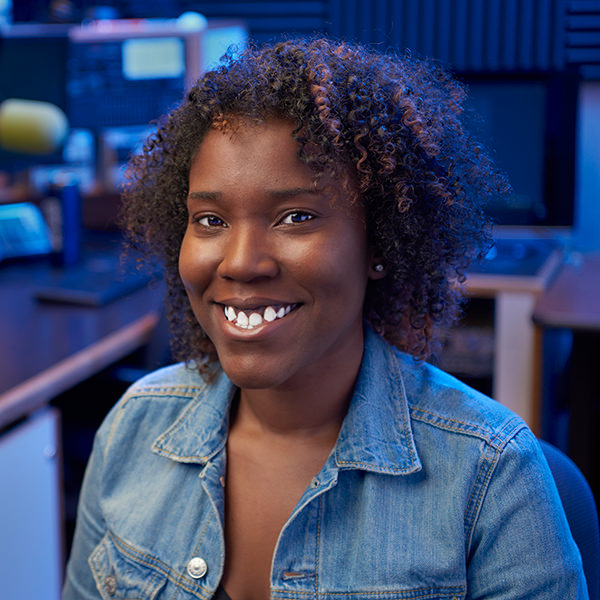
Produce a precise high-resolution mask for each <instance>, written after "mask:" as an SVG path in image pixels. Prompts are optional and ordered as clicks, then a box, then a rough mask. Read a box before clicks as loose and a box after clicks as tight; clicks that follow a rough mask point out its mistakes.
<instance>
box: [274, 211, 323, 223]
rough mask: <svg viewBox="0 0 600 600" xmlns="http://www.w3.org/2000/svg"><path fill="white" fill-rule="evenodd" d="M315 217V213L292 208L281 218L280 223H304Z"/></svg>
mask: <svg viewBox="0 0 600 600" xmlns="http://www.w3.org/2000/svg"><path fill="white" fill-rule="evenodd" d="M314 218H315V215H313V214H311V213H308V212H305V211H303V210H294V211H292V212H289V213H288V214H287V215H285V216H284V217H283V219H281V221H280V223H281V224H283V225H297V224H299V223H305V222H306V221H311V220H312V219H314Z"/></svg>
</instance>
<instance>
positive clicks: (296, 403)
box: [231, 356, 362, 445]
mask: <svg viewBox="0 0 600 600" xmlns="http://www.w3.org/2000/svg"><path fill="white" fill-rule="evenodd" d="M361 359H362V356H360V357H357V360H356V364H354V365H350V364H345V365H344V367H343V368H342V369H340V370H339V372H337V373H330V374H329V375H330V376H329V377H326V378H323V377H322V376H321V377H305V378H304V379H303V381H302V382H301V383H300V384H299V385H293V384H291V385H287V386H285V387H282V388H274V389H242V390H240V395H239V402H238V406H237V409H236V411H235V413H234V414H233V415H232V417H233V419H232V425H231V427H232V429H233V428H235V429H237V430H238V431H240V430H244V431H246V432H248V433H255V434H260V435H262V436H264V435H271V436H275V437H281V438H288V439H289V440H290V441H291V440H296V441H297V440H298V439H299V438H304V439H309V438H312V439H314V438H319V439H325V438H327V439H331V441H332V445H333V442H335V440H336V439H337V435H338V433H339V430H340V427H341V425H342V422H343V420H344V417H345V416H346V412H347V410H348V405H349V403H350V399H351V397H352V392H353V389H354V384H355V381H356V377H357V375H358V370H359V368H360V361H361Z"/></svg>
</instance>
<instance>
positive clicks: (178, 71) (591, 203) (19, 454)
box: [0, 0, 600, 599]
mask: <svg viewBox="0 0 600 600" xmlns="http://www.w3.org/2000/svg"><path fill="white" fill-rule="evenodd" d="M314 33H326V34H328V35H331V36H335V37H342V38H346V39H350V40H358V41H361V42H365V43H368V44H373V45H375V46H377V47H378V48H380V49H382V50H386V49H395V50H399V51H403V50H405V49H410V50H411V51H413V52H415V53H417V54H420V55H424V56H429V57H434V58H436V59H438V60H440V61H442V62H443V63H444V64H446V65H447V66H448V67H449V68H451V69H452V70H453V71H454V72H455V73H456V74H457V76H458V77H459V78H460V79H461V80H462V81H464V83H465V84H466V85H467V86H468V89H469V91H470V101H469V102H470V104H469V107H470V108H472V109H474V111H475V113H476V114H477V115H479V117H473V119H472V121H471V125H472V127H473V128H475V129H476V130H477V132H478V134H479V136H480V137H481V139H482V140H483V141H484V142H485V143H486V144H487V145H489V147H490V148H493V149H494V153H495V157H496V160H497V161H498V163H499V164H500V166H501V167H502V168H503V169H505V170H506V172H507V173H508V175H509V178H510V180H511V183H512V185H513V188H514V193H513V194H512V196H511V197H510V199H509V200H508V202H506V203H505V204H503V205H496V206H489V207H488V209H489V211H490V212H491V213H492V215H493V216H494V218H495V221H496V223H497V228H496V239H497V244H496V247H495V248H494V249H493V251H492V252H491V253H490V255H489V256H488V257H487V258H486V260H484V261H483V262H482V263H481V264H480V265H475V266H474V267H473V270H472V274H471V277H470V280H469V284H468V287H467V292H468V296H469V301H468V303H467V304H466V306H465V317H464V319H463V321H462V322H461V324H460V325H459V326H458V327H457V328H456V329H454V330H453V331H451V332H448V333H447V335H446V336H445V339H444V345H443V349H442V351H441V352H440V353H439V355H437V356H436V357H434V359H433V360H434V361H435V362H436V363H437V364H439V365H440V366H441V367H443V368H445V369H447V370H449V371H451V372H452V373H454V374H456V375H457V376H458V377H460V378H462V379H464V380H465V381H467V382H468V383H470V384H472V385H474V386H475V387H477V388H478V389H481V390H482V391H484V392H485V393H488V394H491V395H493V396H494V397H495V398H496V399H497V400H498V401H500V402H503V403H505V404H507V405H509V406H510V407H511V408H513V409H514V410H515V411H517V412H518V413H519V414H521V415H522V416H523V417H524V418H525V419H526V420H527V421H528V423H529V424H530V426H531V427H532V428H533V429H534V431H535V433H536V434H537V435H538V436H539V437H540V438H544V439H546V440H548V441H550V442H551V443H553V444H554V445H556V446H558V447H559V448H561V449H562V450H563V451H564V452H566V453H567V454H569V455H570V456H571V457H572V458H573V459H574V460H575V462H576V463H577V464H578V466H579V467H580V468H581V470H582V471H583V473H584V474H585V476H586V477H587V479H588V481H589V482H590V484H591V485H592V488H593V490H594V493H595V494H596V498H599V497H600V466H599V464H598V462H599V460H600V451H599V450H600V449H599V447H598V443H597V441H596V439H595V438H596V437H597V435H596V431H597V429H598V425H599V424H600V419H599V403H600V374H599V373H600V369H599V367H600V315H599V311H600V308H599V305H600V303H599V302H598V300H597V298H598V295H597V294H598V293H600V2H598V1H597V0H311V1H296V0H278V1H276V0H271V1H269V0H265V1H261V2H256V1H250V0H237V1H229V0H220V1H214V2H202V1H198V2H194V1H191V0H171V1H169V0H112V1H109V0H106V1H105V2H102V3H101V5H99V4H98V3H96V2H93V1H91V0H75V1H69V0H32V1H30V2H24V1H20V0H12V1H11V0H0V290H1V291H0V319H2V321H1V323H2V325H1V326H0V332H1V334H2V335H1V336H0V337H2V341H1V342H0V363H1V364H2V365H3V366H2V367H1V371H0V477H2V485H0V531H2V534H1V536H0V580H2V581H14V582H15V583H16V582H18V585H19V587H20V591H19V592H18V594H20V595H18V596H14V598H48V599H51V598H57V597H58V591H57V590H58V588H59V586H60V579H61V573H62V567H63V564H64V559H65V557H66V555H67V554H68V549H69V544H70V536H71V535H72V527H73V520H74V516H75V509H76V502H77V495H78V491H79V486H80V483H81V477H82V474H83V469H84V466H85V462H86V460H87V456H88V454H89V451H90V448H91V443H92V439H93V434H94V431H95V429H96V428H97V426H98V425H99V423H100V421H101V420H102V418H103V416H104V415H105V414H106V412H107V411H108V410H109V409H110V407H111V406H112V405H113V404H114V402H115V401H116V400H117V399H118V397H119V395H120V394H121V393H122V392H123V390H124V389H125V388H126V386H127V385H128V384H129V383H130V382H132V381H133V380H134V379H135V378H136V377H138V376H139V375H140V374H143V373H144V372H145V371H147V370H149V369H154V368H156V367H158V366H160V365H162V364H165V363H168V362H169V360H170V357H169V351H168V342H167V338H168V334H167V331H166V326H165V323H164V316H163V314H162V311H161V304H162V296H161V295H162V291H163V290H162V287H161V284H160V273H154V274H152V273H139V272H137V271H136V269H135V255H131V256H129V258H128V259H127V260H126V261H125V262H123V261H122V260H121V259H120V241H121V240H120V235H119V233H118V230H117V225H116V219H117V213H118V208H119V188H120V186H121V184H122V181H123V168H124V165H125V164H126V161H127V159H128V157H129V156H130V155H131V154H132V153H134V152H136V151H138V150H139V148H140V146H141V144H142V141H143V139H144V138H145V137H146V136H147V135H148V133H149V132H151V130H152V127H153V125H152V121H153V120H155V119H157V118H158V117H159V116H160V115H161V114H164V113H165V112H167V111H168V110H169V109H170V108H172V107H173V106H175V105H176V104H177V103H178V102H179V100H180V98H181V97H182V95H183V93H184V91H185V89H187V88H189V86H190V85H191V84H192V83H193V80H194V79H195V78H196V77H198V76H199V75H201V73H202V72H203V71H204V70H206V69H207V68H210V67H211V66H212V65H214V64H216V62H217V61H218V58H219V56H220V55H222V54H223V53H224V52H225V51H226V50H227V48H228V47H229V46H230V45H232V44H233V45H234V47H237V48H241V47H243V45H244V43H245V42H246V40H247V39H253V40H256V41H258V42H262V41H266V40H273V39H279V38H281V37H282V36H283V35H284V34H285V35H289V34H294V35H297V34H300V35H302V34H314ZM148 56H152V57H155V59H154V60H148ZM158 58H160V60H158ZM12 100H16V101H17V104H16V105H14V104H10V102H11V101H12ZM24 101H34V102H36V103H42V104H35V105H29V104H27V102H24ZM48 105H50V106H51V107H55V108H56V109H57V110H58V111H59V114H58V116H56V115H55V114H54V113H53V116H50V117H47V116H44V115H46V113H45V112H44V113H43V115H42V112H43V111H42V108H41V107H46V108H47V106H48ZM15 106H16V108H15ZM3 110H4V114H5V117H4V122H3V121H2V118H3V117H2V111H3ZM11 111H13V112H11ZM14 111H16V112H14ZM6 115H8V117H6ZM12 115H17V116H16V117H14V116H12ZM9 117H10V118H12V121H10V119H9ZM63 117H64V122H63V121H61V118H63ZM7 119H8V121H7ZM15 119H16V120H15ZM19 119H21V121H18V120H19ZM37 119H40V120H41V121H43V124H42V129H44V127H45V125H47V124H48V120H49V121H50V125H51V126H52V127H53V129H52V127H50V129H51V130H52V131H51V132H50V133H48V130H46V129H44V132H43V133H39V131H34V132H33V133H27V134H25V133H23V137H25V138H27V139H25V140H24V141H23V140H22V139H18V140H17V142H16V144H17V146H19V144H21V142H22V144H21V147H17V148H15V140H14V139H13V136H14V135H15V132H14V131H13V129H15V127H14V124H15V123H17V122H18V124H20V125H19V127H22V128H23V131H24V130H25V129H27V128H26V127H25V126H24V124H25V123H26V122H27V121H36V120H37ZM9 121H10V122H9ZM3 123H4V132H3V129H2V126H3ZM19 127H16V129H17V130H18V131H21V129H19ZM18 131H17V133H16V135H17V138H18V137H19V133H18ZM27 136H29V137H27ZM40 136H41V137H42V138H43V140H42V142H43V141H48V140H49V147H48V148H40V139H39V138H40ZM3 145H4V147H3ZM42 145H43V144H42ZM5 532H7V533H6V534H5ZM6 540H17V542H18V540H21V541H22V542H24V548H25V549H24V550H23V552H27V553H28V555H27V560H31V558H32V557H31V553H30V552H31V548H32V545H33V543H34V542H35V545H36V546H37V547H38V548H45V549H47V550H48V552H49V554H48V556H50V557H51V559H50V560H48V561H47V563H46V568H45V572H44V574H43V576H41V577H40V578H39V580H40V581H42V583H38V581H36V578H32V577H27V578H23V576H22V574H19V572H20V571H19V569H21V570H22V569H23V568H25V569H27V570H29V568H28V567H27V564H26V561H24V559H23V558H22V557H21V556H20V555H19V552H20V546H19V543H17V542H15V544H12V543H11V544H10V545H8V544H7V543H6ZM24 581H27V585H30V586H31V589H30V590H29V591H28V590H27V589H23V587H22V586H23V582H24ZM36 586H41V587H39V588H38V587H36ZM9 589H10V588H9ZM15 589H16V588H15ZM38 590H43V592H40V591H38ZM15 593H17V592H15ZM10 597H11V598H12V597H13V596H10Z"/></svg>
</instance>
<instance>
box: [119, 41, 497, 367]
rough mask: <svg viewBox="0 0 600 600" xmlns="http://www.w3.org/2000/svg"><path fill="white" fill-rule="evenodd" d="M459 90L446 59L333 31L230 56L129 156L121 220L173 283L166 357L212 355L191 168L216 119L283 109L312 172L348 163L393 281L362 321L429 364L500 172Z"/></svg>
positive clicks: (373, 290) (453, 311) (378, 291)
mask: <svg viewBox="0 0 600 600" xmlns="http://www.w3.org/2000/svg"><path fill="white" fill-rule="evenodd" d="M465 97H466V93H465V90H464V89H463V87H462V86H461V85H460V84H459V83H458V82H457V81H456V80H455V79H454V78H453V77H452V76H451V75H450V74H449V73H448V72H447V71H446V70H445V69H444V68H442V67H441V66H440V65H438V64H437V63H435V62H433V61H428V60H424V59H417V58H414V57H412V56H410V55H409V54H406V55H395V54H393V53H391V52H390V53H378V52H375V51H373V50H371V49H369V48H367V47H364V46H361V45H358V44H351V43H345V42H335V41H331V40H328V39H323V38H318V39H300V40H288V41H284V42H277V43H274V44H270V45H266V46H262V47H254V46H251V47H249V48H248V49H246V50H245V51H244V52H243V53H241V54H240V55H238V56H236V57H233V56H231V55H227V56H225V57H224V58H223V59H222V61H221V64H220V66H218V67H217V68H215V69H214V70H211V71H209V72H207V73H206V74H205V75H204V76H203V77H202V78H201V79H200V80H199V81H198V82H197V83H196V85H195V86H194V87H193V88H192V89H191V91H190V92H189V93H188V94H187V97H186V98H185V99H184V101H183V102H182V104H181V105H180V106H179V107H177V108H176V109H175V110H174V111H173V112H172V113H171V114H170V115H168V116H167V117H164V118H163V119H162V122H159V124H158V128H157V131H156V132H155V133H154V134H152V135H151V136H150V138H149V139H148V140H147V142H146V144H145V146H144V149H143V152H142V153H141V154H140V155H138V156H136V157H134V158H133V159H132V161H131V163H130V166H129V169H128V183H127V184H126V186H125V189H124V203H123V219H122V223H123V225H124V228H125V230H126V233H127V234H128V239H129V240H130V243H132V244H133V246H134V247H137V248H142V249H143V250H145V256H146V259H147V260H148V261H149V262H150V263H152V262H155V261H156V260H157V259H158V260H159V261H160V262H161V263H162V265H163V267H164V274H165V278H166V282H167V316H168V318H169V322H170V326H171V333H172V351H173V356H174V358H176V359H178V360H185V361H193V362H195V363H196V364H197V365H198V366H200V367H201V368H203V367H202V365H204V368H206V366H207V365H209V366H210V365H214V363H215V362H216V361H217V357H216V352H215V349H214V346H213V345H212V342H211V341H210V340H209V339H208V338H207V336H206V335H205V334H204V332H203V331H202V329H201V327H200V326H199V324H198V323H197V321H196V319H195V317H194V314H193V312H192V310H191V307H190V304H189V302H188V299H187V296H186V292H185V290H184V288H183V285H182V282H181V280H180V277H179V272H178V255H179V247H180V245H181V241H182V239H183V236H184V233H185V230H186V226H187V209H186V197H187V193H188V175H189V170H190V165H191V161H192V158H193V156H194V153H195V151H196V150H197V148H198V147H199V145H200V144H201V143H202V140H203V138H204V136H205V135H206V133H207V132H208V131H209V130H210V128H211V127H214V126H215V125H218V124H221V125H223V124H226V123H227V122H228V121H230V120H232V119H234V120H236V121H238V120H240V119H241V120H242V122H243V121H255V122H261V121H264V120H265V119H268V118H272V117H277V118H287V119H291V120H292V121H293V122H294V123H295V124H296V125H297V126H296V129H295V130H294V133H293V136H294V138H295V139H296V140H297V142H298V143H299V157H300V159H301V160H303V161H304V162H306V163H307V164H308V165H309V166H310V167H311V168H312V169H313V171H314V172H315V174H316V175H317V176H318V174H323V173H328V172H339V167H340V165H343V167H344V169H348V170H349V172H350V173H351V176H352V178H353V179H354V180H355V181H356V182H357V189H358V194H359V197H360V201H361V202H362V203H363V205H364V207H365V213H366V220H367V231H368V236H369V241H370V243H371V245H372V246H373V247H374V248H375V249H376V252H377V255H378V256H379V257H381V259H382V262H383V263H384V264H385V269H386V270H385V272H386V275H385V277H383V278H382V279H379V280H377V281H369V284H368V288H367V294H366V298H365V306H364V316H365V319H366V320H367V321H368V322H369V323H370V325H371V326H372V327H373V328H374V329H375V330H376V331H377V332H379V333H380V334H381V335H382V336H383V337H384V338H385V339H386V340H387V341H388V342H389V343H391V344H392V345H394V346H396V347H398V348H400V349H401V350H403V351H405V352H408V353H409V354H412V355H413V356H414V357H416V358H419V359H422V358H426V357H428V356H429V354H430V353H431V350H432V342H433V340H434V339H435V336H434V334H435V332H436V331H437V330H438V329H439V328H442V327H447V326H449V325H451V324H452V323H453V322H454V321H455V319H456V317H457V315H458V314H459V308H460V303H461V297H462V294H461V287H462V286H461V284H462V283H463V282H464V280H465V271H466V269H467V267H468V266H469V264H470V262H471V261H472V260H473V259H474V258H476V257H479V256H481V255H482V254H483V253H484V252H486V251H487V249H488V248H489V246H490V242H491V237H490V222H489V219H488V217H487V216H486V214H485V212H484V210H483V208H482V207H483V204H484V200H485V199H486V198H489V197H492V196H494V195H499V194H502V193H503V191H504V188H505V182H504V179H503V177H502V176H501V175H500V174H499V173H498V171H497V170H496V169H495V167H494V165H493V163H492V161H491V160H490V159H489V158H488V156H487V154H486V153H485V152H484V151H483V149H482V147H481V146H480V145H479V144H478V143H477V142H475V141H474V140H473V139H472V138H471V136H470V134H469V133H468V132H467V131H466V129H465V127H464V126H463V123H462V116H463V102H464V100H465Z"/></svg>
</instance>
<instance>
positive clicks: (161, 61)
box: [67, 20, 247, 130]
mask: <svg viewBox="0 0 600 600" xmlns="http://www.w3.org/2000/svg"><path fill="white" fill-rule="evenodd" d="M246 36H247V34H246V28H245V27H244V26H243V24H241V23H237V22H231V21H219V22H216V21H215V22H209V23H208V24H206V25H205V26H203V27H200V28H197V29H189V28H186V27H182V26H180V25H179V24H178V21H177V20H167V21H163V20H116V21H115V20H113V21H97V22H95V23H93V24H91V25H84V26H81V27H74V28H72V29H71V30H70V31H69V40H70V44H69V61H68V68H67V104H68V114H69V119H70V122H71V124H72V126H73V127H86V128H92V129H95V130H99V129H102V128H104V127H122V126H142V125H146V124H148V123H150V122H151V121H154V120H156V119H157V118H158V117H160V116H161V115H163V114H165V113H167V112H169V111H170V110H171V109H172V108H173V107H175V106H176V105H177V104H178V103H179V102H181V100H182V98H183V95H184V92H185V91H186V90H187V89H189V88H190V87H191V86H192V84H193V83H194V82H195V80H196V79H197V78H198V77H199V76H200V75H201V74H202V72H203V71H204V70H205V69H206V67H207V64H208V63H209V62H211V61H213V60H214V58H215V49H217V51H218V52H219V53H221V54H222V53H223V52H224V51H225V50H226V48H227V46H229V45H231V44H243V43H245V40H246Z"/></svg>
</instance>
